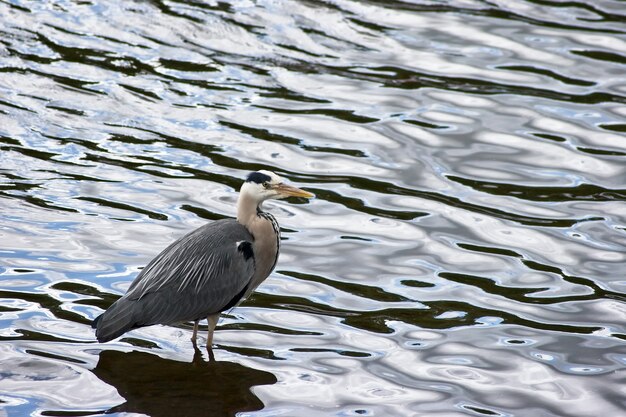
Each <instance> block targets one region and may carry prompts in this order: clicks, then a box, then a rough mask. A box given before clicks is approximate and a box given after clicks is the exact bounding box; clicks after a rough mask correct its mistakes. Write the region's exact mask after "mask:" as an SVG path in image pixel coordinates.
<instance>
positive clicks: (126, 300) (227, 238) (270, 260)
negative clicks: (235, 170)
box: [92, 170, 315, 349]
mask: <svg viewBox="0 0 626 417" xmlns="http://www.w3.org/2000/svg"><path fill="white" fill-rule="evenodd" d="M314 196H315V195H314V194H312V193H310V192H308V191H304V190H301V189H299V188H296V187H294V186H291V185H288V184H286V183H284V182H283V179H282V178H281V177H280V176H278V175H276V174H275V173H273V172H271V171H267V170H260V171H255V172H252V173H250V174H249V175H248V176H247V178H246V180H245V182H244V183H243V185H242V186H241V188H240V190H239V197H238V199H237V217H236V219H221V220H216V221H213V222H211V223H207V224H205V225H204V226H201V227H199V228H197V229H196V230H194V231H192V232H190V233H188V234H187V235H185V236H183V237H181V238H180V239H178V240H176V241H175V242H174V243H172V244H171V245H169V246H168V247H167V248H165V249H164V250H163V251H162V252H161V253H160V254H158V255H157V256H156V257H155V258H154V259H152V260H151V261H150V262H149V263H148V265H146V267H145V268H143V269H142V270H141V272H140V273H139V274H138V275H137V277H136V278H135V279H134V280H133V282H132V283H131V284H130V287H129V288H128V290H127V292H126V294H124V295H123V296H122V297H121V298H119V299H118V300H117V301H115V302H114V303H113V304H112V305H111V306H110V307H109V308H108V309H106V311H105V312H104V313H102V314H101V315H99V316H98V317H96V318H95V319H94V320H93V322H92V327H93V328H95V329H96V332H95V333H96V338H97V340H98V342H101V343H102V342H108V341H110V340H113V339H116V338H118V337H120V336H121V335H123V334H124V333H126V332H128V331H130V330H132V329H136V328H140V327H145V326H151V325H154V324H164V325H173V324H178V323H182V322H189V321H193V322H194V327H193V334H192V336H191V341H192V342H193V345H194V347H195V346H196V339H197V335H198V323H199V322H200V320H203V319H205V318H206V319H207V322H208V328H209V330H208V336H207V342H206V343H207V348H209V349H210V347H211V346H212V345H213V333H214V331H215V327H216V326H217V322H218V319H219V316H220V314H221V313H222V312H223V311H226V310H230V309H232V308H233V307H235V306H236V305H237V304H238V303H239V302H240V301H241V300H243V299H245V298H246V297H248V296H249V295H250V294H251V293H252V292H253V291H254V290H255V289H256V288H257V287H258V286H259V285H260V284H261V283H262V282H263V281H264V280H265V279H266V278H267V277H268V276H269V275H270V273H271V272H272V271H273V269H274V267H275V266H276V262H277V261H278V254H279V251H280V227H279V226H278V222H277V221H276V219H275V218H274V216H272V215H271V214H270V213H268V212H265V211H263V210H262V208H261V206H262V204H263V202H264V201H266V200H269V199H281V198H286V197H304V198H312V197H314Z"/></svg>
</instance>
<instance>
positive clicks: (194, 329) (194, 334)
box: [191, 320, 200, 345]
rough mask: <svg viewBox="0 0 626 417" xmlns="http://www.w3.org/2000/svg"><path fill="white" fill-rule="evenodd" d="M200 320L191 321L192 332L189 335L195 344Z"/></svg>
mask: <svg viewBox="0 0 626 417" xmlns="http://www.w3.org/2000/svg"><path fill="white" fill-rule="evenodd" d="M199 321H200V320H196V321H194V322H193V334H192V335H191V341H192V342H193V344H194V345H195V344H196V337H197V336H198V322H199Z"/></svg>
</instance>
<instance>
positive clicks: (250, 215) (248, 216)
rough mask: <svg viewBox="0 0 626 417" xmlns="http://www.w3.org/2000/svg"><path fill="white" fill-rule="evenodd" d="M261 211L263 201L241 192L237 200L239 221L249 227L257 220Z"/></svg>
mask: <svg viewBox="0 0 626 417" xmlns="http://www.w3.org/2000/svg"><path fill="white" fill-rule="evenodd" d="M259 212H261V203H260V202H258V201H254V199H253V198H252V197H251V196H249V195H247V194H244V193H240V194H239V200H237V221H238V222H239V223H241V224H242V225H244V226H246V227H248V228H249V226H250V225H251V224H252V223H254V222H255V221H256V220H257V217H258V215H259Z"/></svg>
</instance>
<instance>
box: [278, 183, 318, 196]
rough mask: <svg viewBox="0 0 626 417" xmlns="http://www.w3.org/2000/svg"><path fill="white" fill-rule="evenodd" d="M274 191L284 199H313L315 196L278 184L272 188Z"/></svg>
mask: <svg viewBox="0 0 626 417" xmlns="http://www.w3.org/2000/svg"><path fill="white" fill-rule="evenodd" d="M274 189H275V190H276V191H277V192H279V193H280V195H281V196H285V197H304V198H313V197H315V194H313V193H310V192H308V191H304V190H301V189H299V188H296V187H292V186H291V185H287V184H278V185H276V186H274Z"/></svg>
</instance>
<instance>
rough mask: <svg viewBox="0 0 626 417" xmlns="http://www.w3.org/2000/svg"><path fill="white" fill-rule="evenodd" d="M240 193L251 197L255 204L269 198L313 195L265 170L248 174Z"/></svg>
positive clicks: (310, 196) (309, 196)
mask: <svg viewBox="0 0 626 417" xmlns="http://www.w3.org/2000/svg"><path fill="white" fill-rule="evenodd" d="M241 195H242V196H244V195H245V196H246V197H250V198H252V199H253V200H254V201H256V203H257V204H261V203H262V202H263V201H265V200H269V199H275V200H278V199H281V198H287V197H305V198H312V197H315V195H314V194H312V193H309V192H308V191H304V190H301V189H299V188H296V187H293V186H291V185H287V184H285V183H284V182H283V179H282V178H281V177H279V176H278V175H276V174H274V173H273V172H271V171H265V170H261V171H256V172H252V173H250V175H248V178H246V182H244V184H243V185H242V186H241Z"/></svg>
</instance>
